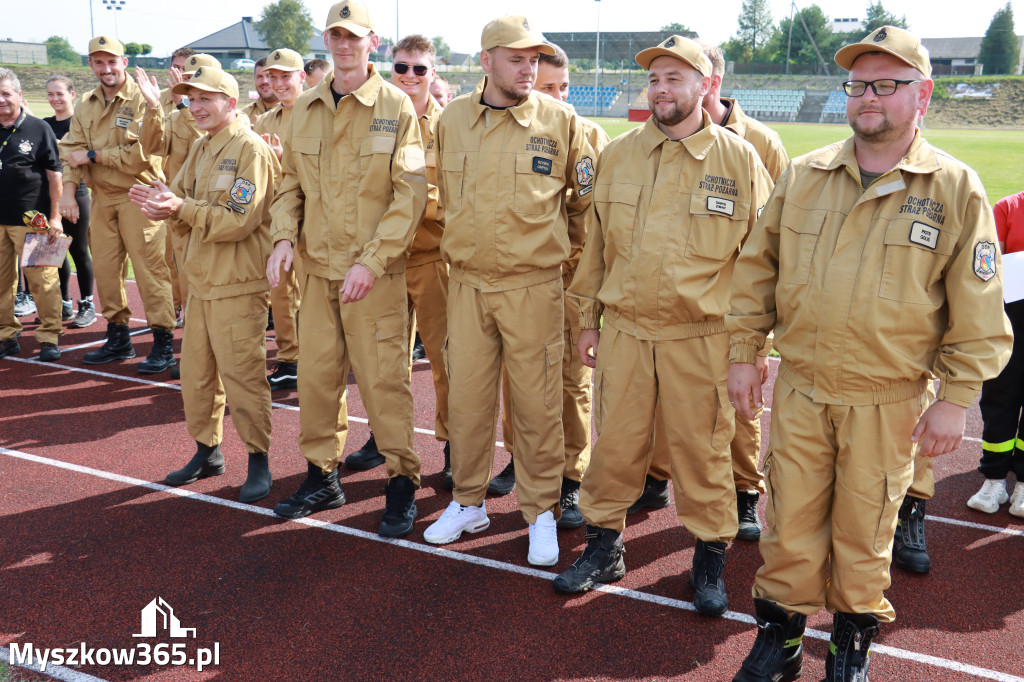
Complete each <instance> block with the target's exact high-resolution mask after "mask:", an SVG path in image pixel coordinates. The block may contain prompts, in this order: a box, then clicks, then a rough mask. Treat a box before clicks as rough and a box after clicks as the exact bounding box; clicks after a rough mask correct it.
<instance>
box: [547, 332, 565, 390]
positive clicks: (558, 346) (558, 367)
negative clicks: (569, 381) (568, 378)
mask: <svg viewBox="0 0 1024 682" xmlns="http://www.w3.org/2000/svg"><path fill="white" fill-rule="evenodd" d="M564 351H565V341H563V340H562V339H559V340H558V341H553V342H551V343H549V344H546V345H545V346H544V406H545V407H551V406H552V405H561V404H562V353H563V352H564Z"/></svg>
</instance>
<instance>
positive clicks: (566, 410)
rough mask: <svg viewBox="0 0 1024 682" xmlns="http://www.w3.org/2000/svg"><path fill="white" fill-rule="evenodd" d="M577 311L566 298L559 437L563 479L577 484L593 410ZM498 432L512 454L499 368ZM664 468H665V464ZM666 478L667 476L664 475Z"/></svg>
mask: <svg viewBox="0 0 1024 682" xmlns="http://www.w3.org/2000/svg"><path fill="white" fill-rule="evenodd" d="M579 316H580V314H579V308H578V307H576V305H574V304H573V302H572V300H571V299H570V298H569V297H568V296H566V297H565V326H564V329H565V333H564V340H565V352H564V353H563V354H562V434H563V437H564V439H565V467H564V468H563V469H562V477H563V478H568V479H572V480H573V481H576V482H577V483H579V482H580V481H582V480H583V474H584V473H586V471H587V467H588V466H589V465H590V417H591V413H592V411H593V403H594V398H593V382H592V379H593V374H594V372H593V370H591V369H590V368H589V367H587V366H586V365H584V364H583V361H582V360H580V354H579V351H577V350H576V342H577V341H579V339H580V328H579ZM501 399H502V401H503V404H504V409H503V410H502V413H501V430H502V433H503V434H504V438H505V449H506V450H508V451H509V452H513V449H512V448H513V444H514V436H513V434H512V395H511V393H510V391H509V388H508V370H507V369H506V368H505V366H504V365H502V367H501ZM666 466H667V465H666ZM666 478H668V476H667V475H666Z"/></svg>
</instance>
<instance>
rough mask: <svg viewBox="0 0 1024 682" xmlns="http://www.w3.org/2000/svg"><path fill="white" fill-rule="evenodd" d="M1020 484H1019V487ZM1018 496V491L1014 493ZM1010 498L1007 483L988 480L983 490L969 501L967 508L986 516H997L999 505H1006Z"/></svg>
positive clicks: (992, 479)
mask: <svg viewBox="0 0 1024 682" xmlns="http://www.w3.org/2000/svg"><path fill="white" fill-rule="evenodd" d="M1019 486H1020V484H1018V487H1019ZM1014 494H1016V491H1014ZM1008 499H1010V496H1009V495H1007V494H1006V481H1005V480H1004V479H1002V478H986V479H985V483H984V484H983V485H982V486H981V490H979V491H978V492H976V493H974V495H972V496H971V499H969V500H967V506H968V507H970V508H971V509H975V510H977V511H980V512H985V513H986V514H995V513H996V512H997V511H999V505H1001V504H1006V501H1007V500H1008Z"/></svg>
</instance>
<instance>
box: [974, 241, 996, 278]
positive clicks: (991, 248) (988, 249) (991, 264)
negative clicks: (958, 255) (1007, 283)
mask: <svg viewBox="0 0 1024 682" xmlns="http://www.w3.org/2000/svg"><path fill="white" fill-rule="evenodd" d="M974 274H975V275H977V276H978V279H980V280H981V281H982V282H987V281H989V280H990V279H992V278H993V277H995V276H996V245H995V244H993V243H992V242H978V243H977V244H975V245H974Z"/></svg>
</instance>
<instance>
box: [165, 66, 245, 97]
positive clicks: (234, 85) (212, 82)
mask: <svg viewBox="0 0 1024 682" xmlns="http://www.w3.org/2000/svg"><path fill="white" fill-rule="evenodd" d="M189 88H196V89H198V90H206V91H207V92H221V93H224V94H225V95H227V96H228V97H234V98H235V99H236V100H237V99H238V81H236V80H235V77H234V76H232V75H231V74H230V73H225V72H224V71H221V70H220V69H218V68H217V67H216V66H200V67H199V68H198V69H197V70H196V72H195V73H194V74H192V79H191V80H189V81H188V82H187V83H178V84H177V85H175V86H174V87H173V88H171V92H173V93H174V94H175V95H187V94H188V89H189Z"/></svg>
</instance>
